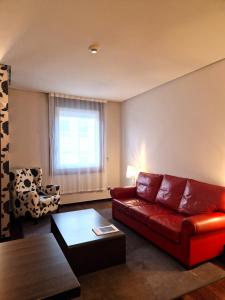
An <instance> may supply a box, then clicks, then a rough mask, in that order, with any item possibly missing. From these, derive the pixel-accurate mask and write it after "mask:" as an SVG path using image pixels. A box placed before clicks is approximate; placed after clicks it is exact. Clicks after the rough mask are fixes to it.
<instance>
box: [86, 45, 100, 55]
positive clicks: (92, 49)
mask: <svg viewBox="0 0 225 300" xmlns="http://www.w3.org/2000/svg"><path fill="white" fill-rule="evenodd" d="M99 49H100V47H99V45H98V44H92V45H90V46H89V47H88V50H89V51H90V52H91V53H93V54H96V53H97V52H98V50H99Z"/></svg>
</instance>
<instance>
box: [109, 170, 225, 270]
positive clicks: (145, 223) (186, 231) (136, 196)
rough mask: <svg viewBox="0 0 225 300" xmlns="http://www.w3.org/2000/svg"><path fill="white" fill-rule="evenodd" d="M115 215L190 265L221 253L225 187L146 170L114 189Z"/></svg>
mask: <svg viewBox="0 0 225 300" xmlns="http://www.w3.org/2000/svg"><path fill="white" fill-rule="evenodd" d="M111 196H112V199H113V200H112V214H113V218H115V219H117V220H119V221H121V222H122V223H124V224H126V225H127V226H129V227H130V228H132V229H134V230H135V231H136V232H138V233H139V234H141V235H142V236H144V237H145V238H147V239H148V240H150V241H152V242H153V243H155V244H156V245H158V246H159V247H161V248H162V249H164V250H165V251H167V252H168V253H170V254H171V255H172V256H174V257H176V258H177V259H178V260H179V261H180V262H181V263H183V264H184V265H186V266H187V267H191V266H194V265H196V264H198V263H201V262H203V261H206V260H209V259H211V258H213V257H216V256H218V255H220V254H222V252H223V248H224V245H225V188H224V187H221V186H216V185H212V184H207V183H203V182H199V181H196V180H192V179H186V178H181V177H175V176H170V175H164V176H163V175H158V174H150V173H143V172H141V173H140V174H139V176H138V179H137V182H136V186H135V187H119V188H113V189H111Z"/></svg>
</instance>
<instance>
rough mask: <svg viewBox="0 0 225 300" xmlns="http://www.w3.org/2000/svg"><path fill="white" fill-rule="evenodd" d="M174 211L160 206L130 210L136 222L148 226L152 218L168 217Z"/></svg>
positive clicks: (144, 206)
mask: <svg viewBox="0 0 225 300" xmlns="http://www.w3.org/2000/svg"><path fill="white" fill-rule="evenodd" d="M172 213H173V211H172V210H170V209H168V208H166V207H163V206H162V205H159V204H151V205H142V206H134V207H132V208H131V209H130V213H129V214H130V215H131V216H133V217H134V218H135V219H136V220H138V221H140V222H142V223H145V224H147V223H148V219H149V218H150V217H151V216H158V215H168V214H172Z"/></svg>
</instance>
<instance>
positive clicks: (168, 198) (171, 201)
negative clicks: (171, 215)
mask: <svg viewBox="0 0 225 300" xmlns="http://www.w3.org/2000/svg"><path fill="white" fill-rule="evenodd" d="M186 183H187V179H186V178H181V177H176V176H171V175H164V176H163V180H162V183H161V185H160V188H159V191H158V193H157V196H156V202H159V203H162V204H163V205H165V206H167V207H169V208H171V209H174V210H177V209H178V207H179V204H180V201H181V198H182V195H183V193H184V189H185V186H186Z"/></svg>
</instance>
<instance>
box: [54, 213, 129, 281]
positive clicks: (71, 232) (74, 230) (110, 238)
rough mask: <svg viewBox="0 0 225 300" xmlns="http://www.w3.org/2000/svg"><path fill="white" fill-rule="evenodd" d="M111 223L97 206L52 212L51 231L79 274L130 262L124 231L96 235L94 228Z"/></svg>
mask: <svg viewBox="0 0 225 300" xmlns="http://www.w3.org/2000/svg"><path fill="white" fill-rule="evenodd" d="M107 225H110V223H109V222H108V221H107V220H106V219H105V218H103V217H102V216H101V215H100V214H99V213H98V212H97V211H96V210H94V209H84V210H78V211H72V212H65V213H58V214H54V215H52V216H51V231H52V233H53V234H54V236H55V238H56V240H57V242H58V244H59V245H60V247H61V249H62V251H63V253H64V255H65V256H66V258H67V260H68V262H69V263H70V266H71V267H72V269H73V271H74V272H75V274H76V275H81V274H85V273H89V272H94V271H97V270H99V269H103V268H106V267H110V266H113V265H117V264H122V263H125V262H126V238H125V234H124V233H123V232H122V231H120V230H119V231H118V232H114V233H109V234H105V235H100V236H98V235H96V234H95V233H94V232H93V230H92V229H93V228H96V227H100V226H107Z"/></svg>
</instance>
